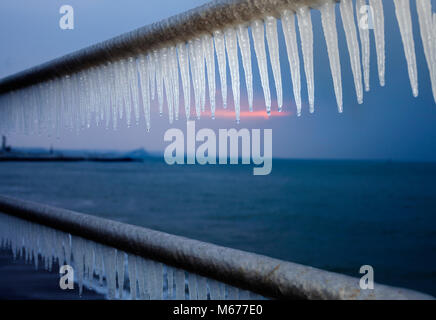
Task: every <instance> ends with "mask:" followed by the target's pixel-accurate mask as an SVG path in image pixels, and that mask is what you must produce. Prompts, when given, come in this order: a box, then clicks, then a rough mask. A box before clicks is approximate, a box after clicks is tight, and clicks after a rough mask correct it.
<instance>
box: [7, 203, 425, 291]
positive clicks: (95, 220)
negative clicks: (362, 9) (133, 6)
mask: <svg viewBox="0 0 436 320" xmlns="http://www.w3.org/2000/svg"><path fill="white" fill-rule="evenodd" d="M0 212H3V213H6V214H10V215H14V216H17V217H19V218H22V219H25V220H29V221H33V222H36V223H39V224H43V225H46V226H49V227H52V228H55V229H58V230H61V231H64V232H69V233H71V234H74V235H77V236H81V237H84V238H87V239H90V240H94V241H97V242H99V243H102V244H105V245H109V246H111V247H114V248H117V249H121V250H124V251H126V252H129V253H133V254H137V255H140V256H143V257H146V258H150V259H154V260H157V261H160V262H163V263H167V264H169V265H172V266H175V267H179V268H183V269H185V270H187V271H191V272H194V273H197V274H201V275H203V276H207V277H210V278H213V279H215V280H218V281H222V282H225V283H228V284H231V285H233V286H236V287H239V288H243V289H247V290H251V291H253V292H257V293H260V294H262V295H264V296H268V297H273V298H285V299H295V298H301V299H433V297H431V296H429V295H426V294H423V293H419V292H415V291H412V290H408V289H402V288H395V287H390V286H385V285H380V284H376V286H375V289H374V290H361V289H360V287H359V279H357V278H353V277H349V276H345V275H341V274H337V273H333V272H328V271H323V270H320V269H316V268H312V267H308V266H303V265H300V264H295V263H292V262H286V261H282V260H278V259H273V258H269V257H266V256H262V255H258V254H254V253H249V252H244V251H240V250H235V249H231V248H226V247H222V246H218V245H214V244H210V243H205V242H201V241H197V240H192V239H188V238H184V237H180V236H175V235H171V234H168V233H164V232H159V231H154V230H151V229H147V228H143V227H139V226H134V225H129V224H124V223H121V222H117V221H113V220H108V219H103V218H99V217H95V216H92V215H87V214H82V213H77V212H74V211H70V210H65V209H59V208H54V207H51V206H47V205H43V204H38V203H34V202H30V201H24V200H19V199H15V198H11V197H6V196H0Z"/></svg>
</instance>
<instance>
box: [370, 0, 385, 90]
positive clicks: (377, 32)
mask: <svg viewBox="0 0 436 320" xmlns="http://www.w3.org/2000/svg"><path fill="white" fill-rule="evenodd" d="M369 4H370V5H371V7H372V9H373V13H374V37H375V47H376V51H377V66H378V77H379V80H380V85H381V86H382V87H384V86H385V68H386V67H385V63H386V62H385V60H386V53H385V22H384V19H385V18H384V12H383V3H382V0H369Z"/></svg>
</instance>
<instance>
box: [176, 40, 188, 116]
mask: <svg viewBox="0 0 436 320" xmlns="http://www.w3.org/2000/svg"><path fill="white" fill-rule="evenodd" d="M177 51H178V53H179V54H178V57H179V66H180V74H181V78H182V88H183V97H184V102H185V115H186V120H189V117H190V114H191V79H190V76H189V54H188V49H187V48H186V44H185V43H184V42H181V43H179V44H178V45H177Z"/></svg>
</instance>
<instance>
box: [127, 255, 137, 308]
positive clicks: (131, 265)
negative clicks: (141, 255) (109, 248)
mask: <svg viewBox="0 0 436 320" xmlns="http://www.w3.org/2000/svg"><path fill="white" fill-rule="evenodd" d="M127 259H128V263H127V267H128V271H129V282H130V298H131V299H132V300H136V257H135V256H134V255H131V254H129V255H128V257H127Z"/></svg>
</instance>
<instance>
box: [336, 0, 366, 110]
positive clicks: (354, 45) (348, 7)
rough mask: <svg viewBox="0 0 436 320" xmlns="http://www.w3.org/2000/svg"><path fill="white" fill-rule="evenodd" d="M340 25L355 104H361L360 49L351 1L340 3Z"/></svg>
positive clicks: (343, 0) (344, 0) (345, 0)
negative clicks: (345, 42) (346, 52)
mask: <svg viewBox="0 0 436 320" xmlns="http://www.w3.org/2000/svg"><path fill="white" fill-rule="evenodd" d="M340 10H341V17H342V23H343V26H344V30H345V37H346V40H347V46H348V53H349V55H350V62H351V70H352V72H353V77H354V86H355V88H356V95H357V102H358V103H359V104H362V103H363V87H362V69H361V66H360V49H359V42H358V40H357V32H356V24H355V23H354V9H353V1H352V0H342V1H341V3H340Z"/></svg>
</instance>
